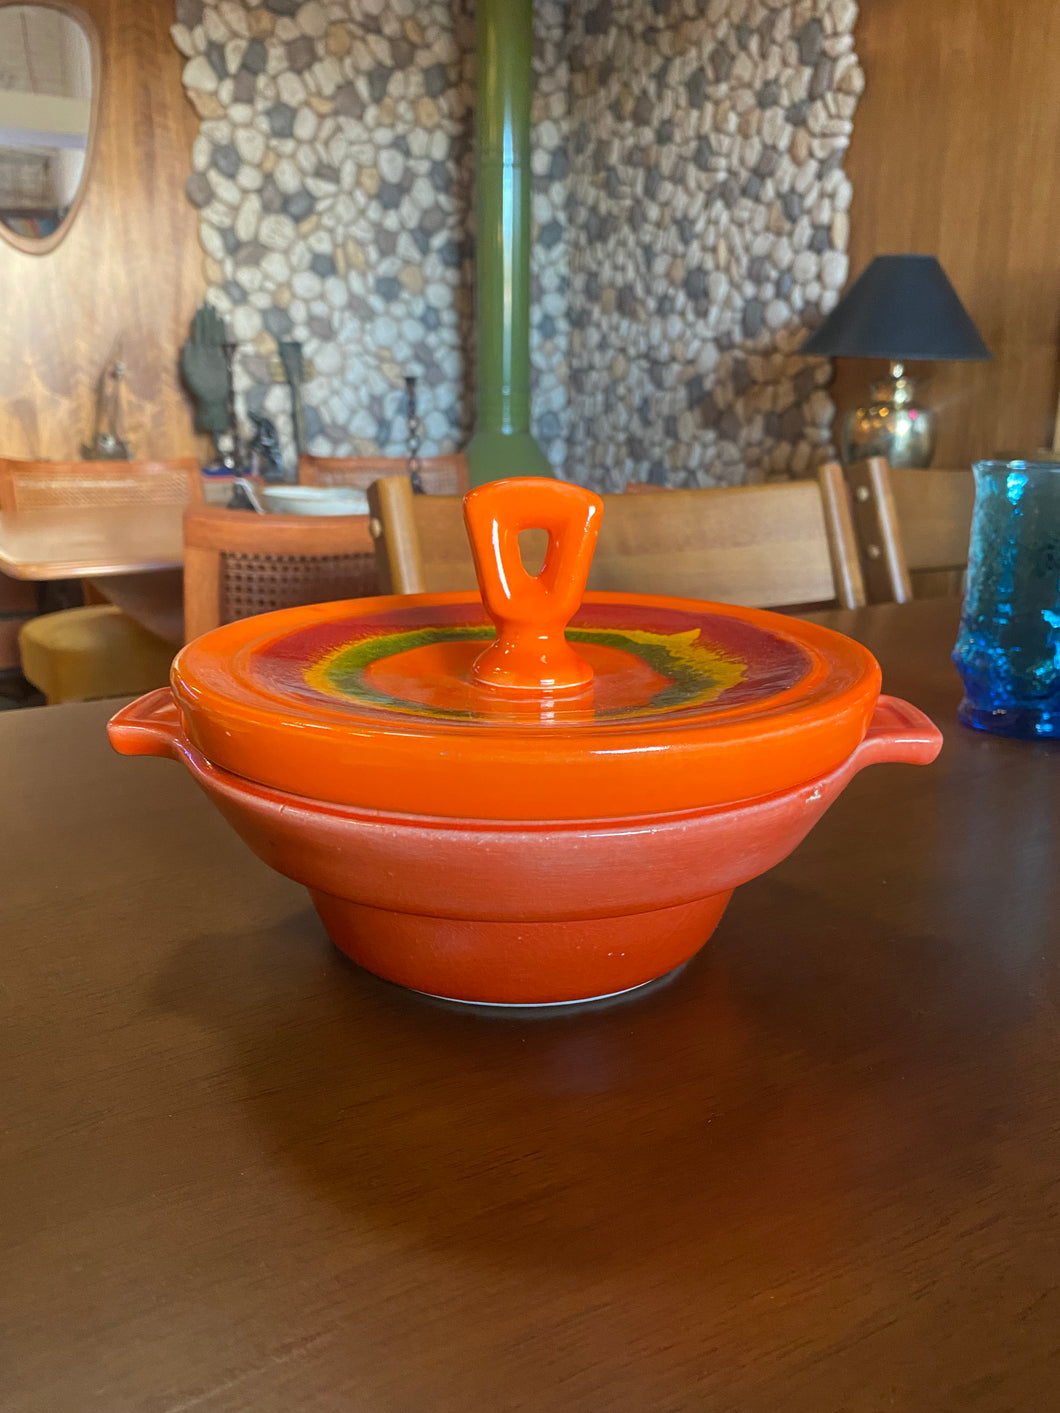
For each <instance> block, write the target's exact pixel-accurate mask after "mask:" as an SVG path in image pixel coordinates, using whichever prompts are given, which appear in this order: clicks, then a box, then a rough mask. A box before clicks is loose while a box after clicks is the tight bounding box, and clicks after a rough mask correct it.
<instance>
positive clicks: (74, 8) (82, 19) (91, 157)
mask: <svg viewBox="0 0 1060 1413" xmlns="http://www.w3.org/2000/svg"><path fill="white" fill-rule="evenodd" d="M13 5H21V6H23V7H24V8H26V9H38V10H58V11H59V12H60V13H61V14H64V15H68V16H69V17H70V18H71V19H72V20H73V21H74V22H75V23H76V24H79V25H80V26H81V29H82V30H83V32H84V34H85V37H86V38H87V39H88V47H89V51H90V53H91V56H92V101H91V107H90V110H89V118H88V143H87V144H86V146H85V167H84V171H83V172H82V173H81V181H80V183H79V185H78V188H77V195H76V196H75V197H74V199H73V201H72V202H71V204H70V209H69V210H68V211H67V213H66V215H65V216H64V217H63V220H62V222H61V224H60V225H59V226H57V227H56V229H55V230H54V231H52V233H51V235H46V236H22V235H18V233H17V232H15V231H12V230H10V229H9V228H8V227H7V226H5V225H4V223H3V221H0V239H2V240H5V241H6V242H7V243H8V245H10V246H13V247H14V249H15V250H20V251H22V253H23V254H24V255H47V254H49V252H50V251H53V250H54V249H55V248H56V246H57V245H59V244H60V242H61V241H63V240H65V239H66V236H67V233H68V232H69V230H70V227H71V226H72V225H73V224H74V221H76V219H77V213H78V212H79V211H80V209H81V203H82V201H84V199H85V193H86V192H87V190H88V183H89V181H90V180H91V177H92V168H93V167H94V166H95V157H96V149H97V147H98V146H99V113H100V102H101V100H100V93H101V90H102V88H103V49H102V46H101V44H100V42H99V31H98V30H97V29H96V26H95V23H94V22H93V20H92V17H91V15H89V14H88V13H87V12H86V11H85V10H82V9H81V7H80V6H79V5H72V4H70V3H69V0H0V9H8V8H9V7H10V6H13Z"/></svg>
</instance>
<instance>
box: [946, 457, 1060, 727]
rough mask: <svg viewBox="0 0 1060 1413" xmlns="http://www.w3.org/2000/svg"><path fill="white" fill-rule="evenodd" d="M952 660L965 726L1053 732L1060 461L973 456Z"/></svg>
mask: <svg viewBox="0 0 1060 1413" xmlns="http://www.w3.org/2000/svg"><path fill="white" fill-rule="evenodd" d="M925 475H930V472H925ZM953 660H954V662H955V663H956V664H957V670H958V672H960V674H961V678H962V680H963V682H964V693H965V695H964V700H963V701H962V702H961V706H960V712H959V715H960V719H961V720H962V721H963V722H964V723H965V725H966V726H974V727H976V728H977V729H978V730H980V731H995V732H998V733H1000V734H1001V735H1003V736H1026V737H1060V466H1056V465H1050V464H1048V463H1042V462H1033V461H980V462H977V464H976V466H975V518H974V520H973V523H972V543H971V550H970V553H969V559H968V584H967V589H966V592H965V598H964V609H963V612H962V614H961V631H960V633H959V635H958V637H957V646H956V648H955V649H954V653H953Z"/></svg>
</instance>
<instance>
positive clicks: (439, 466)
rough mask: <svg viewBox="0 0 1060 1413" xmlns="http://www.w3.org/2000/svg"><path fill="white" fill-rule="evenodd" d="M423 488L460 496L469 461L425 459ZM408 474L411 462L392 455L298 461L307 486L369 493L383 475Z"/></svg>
mask: <svg viewBox="0 0 1060 1413" xmlns="http://www.w3.org/2000/svg"><path fill="white" fill-rule="evenodd" d="M417 474H418V476H419V482H420V486H421V487H422V488H423V491H424V492H425V494H427V495H429V496H460V495H463V494H464V492H465V491H466V490H467V488H468V476H467V458H466V457H465V456H464V454H463V452H454V453H453V454H452V455H451V456H424V457H422V458H421V459H420V469H419V471H418V473H417ZM405 475H408V463H407V462H405V461H404V460H402V459H401V458H399V457H392V456H308V455H303V456H300V457H299V458H298V479H299V480H300V481H301V483H302V485H303V486H353V487H354V488H355V489H356V490H359V491H366V490H367V489H368V487H369V486H370V485H371V484H372V482H373V481H378V480H379V479H380V478H381V477H383V476H405Z"/></svg>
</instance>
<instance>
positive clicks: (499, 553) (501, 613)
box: [172, 478, 880, 820]
mask: <svg viewBox="0 0 1060 1413" xmlns="http://www.w3.org/2000/svg"><path fill="white" fill-rule="evenodd" d="M602 510H603V504H602V502H601V501H600V499H599V497H598V496H595V495H593V494H592V493H591V492H589V491H586V490H583V489H582V488H581V487H578V486H573V485H568V484H565V483H563V482H557V481H548V480H542V479H529V478H527V479H513V480H507V481H500V482H494V483H493V484H491V485H487V486H482V487H480V488H479V489H477V490H474V491H472V492H471V493H470V494H469V495H468V496H467V497H466V498H465V502H464V513H465V520H466V523H467V527H468V533H469V535H470V538H471V544H472V550H473V553H474V556H475V565H476V571H477V574H478V579H479V586H480V590H481V597H480V596H479V595H476V594H473V593H449V594H423V595H410V596H393V597H387V598H371V599H358V600H351V601H348V602H344V603H333V604H321V605H317V606H314V607H309V608H296V609H287V610H282V611H280V612H276V613H268V614H263V615H261V616H259V617H257V618H251V619H244V620H242V621H240V622H237V623H232V624H228V625H226V626H225V627H222V628H218V629H215V630H214V631H213V632H211V633H207V634H205V635H204V636H203V637H202V638H199V639H198V640H197V641H196V642H194V643H191V644H189V645H188V646H187V647H185V648H184V649H183V650H182V651H181V652H180V654H179V655H178V657H177V659H176V661H175V663H174V665H173V674H172V685H173V692H174V695H175V697H176V700H177V702H178V704H179V706H180V709H181V714H182V718H183V722H184V729H185V732H186V734H187V736H188V738H189V739H190V740H191V741H192V743H193V744H194V745H195V746H197V747H198V749H199V750H200V751H202V753H203V754H204V755H205V756H206V757H207V759H208V760H210V761H211V762H212V763H213V764H214V765H216V766H219V767H221V768H222V769H225V770H227V771H230V772H231V773H233V774H236V775H239V776H242V777H243V778H245V779H248V780H252V781H255V782H256V783H258V784H262V785H268V786H272V787H274V788H277V789H282V790H286V791H289V792H291V793H293V794H297V795H302V796H305V797H307V798H311V799H317V800H324V801H328V802H330V803H336V804H348V805H356V806H360V807H362V808H365V809H370V810H379V811H384V812H395V813H402V814H417V815H441V816H446V817H449V818H453V817H456V818H467V819H469V820H470V819H478V820H482V819H521V820H534V819H540V820H554V819H591V818H603V817H612V818H613V817H620V818H622V817H632V816H640V815H651V814H659V813H671V812H675V811H683V810H695V809H701V808H704V807H708V806H721V805H725V804H729V803H733V802H735V801H738V800H748V799H753V798H757V797H759V796H763V795H768V794H773V793H776V792H777V791H780V790H787V789H791V788H793V787H795V786H798V785H802V784H804V783H807V782H810V781H813V780H814V779H816V778H817V777H819V776H821V775H824V774H826V773H827V772H828V771H830V770H832V769H834V768H835V767H836V766H837V765H838V764H840V763H841V762H842V761H843V760H845V759H846V758H847V756H849V755H850V754H851V753H852V752H853V751H854V749H855V748H856V747H857V745H858V744H859V743H860V741H861V739H862V738H863V736H864V734H865V731H866V728H867V725H868V721H869V718H870V717H871V715H872V711H873V709H874V707H875V703H876V698H877V696H878V693H879V686H880V674H879V668H878V666H877V665H876V662H875V660H874V658H873V657H872V656H871V654H870V653H869V652H867V651H866V649H864V648H863V647H861V645H860V644H858V643H855V642H852V641H851V640H850V639H848V638H845V637H843V636H842V635H840V634H838V633H834V632H832V631H830V630H829V629H826V628H822V627H819V626H817V625H814V624H810V623H805V622H802V621H800V620H798V619H794V618H787V617H784V616H782V615H780V614H775V613H767V612H764V611H762V610H756V609H747V608H738V607H734V606H731V605H727V604H712V603H705V602H700V601H698V600H692V599H673V598H662V597H656V596H648V595H631V594H614V593H593V594H584V588H585V582H586V578H587V575H588V572H589V565H590V562H591V558H592V552H593V548H594V545H595V541H596V535H597V531H598V529H599V523H600V517H601V514H602ZM532 528H544V529H545V530H546V531H547V532H548V549H547V552H546V556H545V563H544V567H543V568H542V570H541V572H540V574H538V575H536V576H531V575H529V574H527V572H526V571H525V569H524V568H523V565H522V560H521V557H520V551H519V538H518V537H519V533H520V531H522V530H525V529H532Z"/></svg>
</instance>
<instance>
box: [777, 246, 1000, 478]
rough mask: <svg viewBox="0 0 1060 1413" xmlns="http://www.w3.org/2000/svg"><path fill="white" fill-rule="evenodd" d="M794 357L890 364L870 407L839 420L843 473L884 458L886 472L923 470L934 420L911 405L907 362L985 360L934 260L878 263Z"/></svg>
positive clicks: (897, 258) (887, 258) (892, 258)
mask: <svg viewBox="0 0 1060 1413" xmlns="http://www.w3.org/2000/svg"><path fill="white" fill-rule="evenodd" d="M799 351H800V353H812V354H822V355H824V356H825V357H827V358H886V359H888V361H889V362H890V365H891V372H890V376H889V377H887V378H884V379H881V380H880V382H878V383H873V385H872V389H871V395H872V401H871V402H869V403H867V404H866V405H865V406H864V407H856V408H854V409H853V411H851V412H848V413H847V414H846V416H845V417H844V418H843V428H842V435H841V440H840V455H841V457H842V459H843V461H844V462H845V463H846V464H847V465H849V464H850V463H851V462H853V461H861V460H863V459H864V458H865V457H867V456H884V457H886V458H887V461H888V462H889V463H890V465H891V466H929V465H930V464H931V457H932V455H933V453H934V450H935V414H934V412H932V411H931V409H930V408H927V407H919V406H918V405H917V403H916V401H915V388H914V384H913V380H912V378H909V377H907V376H906V372H905V362H906V360H907V359H952V360H955V361H956V360H959V361H962V362H981V361H983V360H985V359H988V358H990V356H991V355H990V350H989V349H988V348H987V346H986V344H985V343H984V342H983V340H982V339H981V338H980V336H979V330H978V329H977V328H976V327H975V325H974V324H973V323H972V321H971V318H970V317H969V315H968V313H967V311H966V309H965V307H964V305H963V304H962V303H961V301H960V300H959V299H958V298H957V292H956V290H954V288H953V286H952V285H951V284H950V282H949V280H948V279H947V278H946V274H945V271H944V270H943V268H942V266H941V265H940V264H939V262H938V261H937V260H936V259H935V257H934V256H933V255H877V256H876V258H875V260H873V261H872V263H871V264H870V265H869V266H867V268H866V269H864V270H863V271H862V272H861V274H860V275H859V276H858V278H857V279H856V280H855V281H854V283H853V284H852V285H851V287H850V288H849V289H848V290H847V292H846V294H845V295H844V296H843V298H842V299H841V300H840V301H839V303H838V304H837V305H836V307H835V308H834V309H833V310H832V312H831V314H829V315H828V317H827V319H825V321H824V322H823V323H822V324H821V325H819V327H818V328H817V329H815V330H814V332H813V333H812V334H811V335H810V337H809V338H808V339H807V340H806V341H805V343H804V344H803V345H802V347H801V349H800V350H799Z"/></svg>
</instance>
